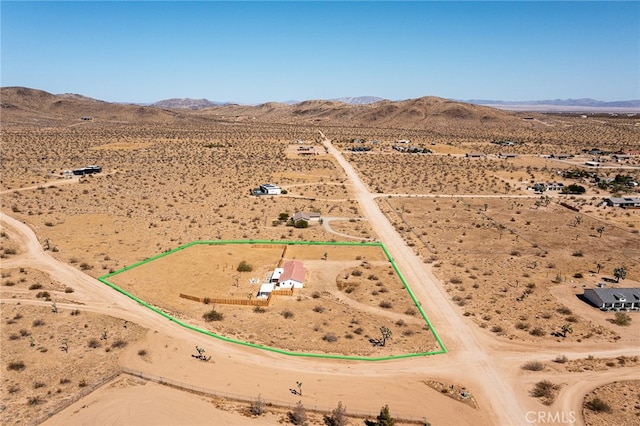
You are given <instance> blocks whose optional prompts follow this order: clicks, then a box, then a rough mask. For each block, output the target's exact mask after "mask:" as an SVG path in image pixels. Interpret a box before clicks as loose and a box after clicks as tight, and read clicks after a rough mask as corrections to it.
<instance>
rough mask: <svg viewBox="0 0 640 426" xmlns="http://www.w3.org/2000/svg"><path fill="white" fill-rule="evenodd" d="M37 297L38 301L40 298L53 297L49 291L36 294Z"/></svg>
mask: <svg viewBox="0 0 640 426" xmlns="http://www.w3.org/2000/svg"><path fill="white" fill-rule="evenodd" d="M36 297H37V298H38V299H40V298H45V299H49V298H50V297H51V295H50V294H49V292H48V291H39V292H38V293H37V294H36Z"/></svg>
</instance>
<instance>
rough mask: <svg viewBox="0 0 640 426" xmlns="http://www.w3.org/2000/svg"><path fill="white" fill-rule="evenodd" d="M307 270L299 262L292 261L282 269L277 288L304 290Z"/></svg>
mask: <svg viewBox="0 0 640 426" xmlns="http://www.w3.org/2000/svg"><path fill="white" fill-rule="evenodd" d="M306 274H307V270H306V269H305V268H304V265H303V264H302V262H300V261H299V260H291V261H289V262H287V263H285V264H284V265H283V267H282V273H281V274H280V276H279V277H278V282H277V284H276V285H275V288H302V287H304V277H305V275H306Z"/></svg>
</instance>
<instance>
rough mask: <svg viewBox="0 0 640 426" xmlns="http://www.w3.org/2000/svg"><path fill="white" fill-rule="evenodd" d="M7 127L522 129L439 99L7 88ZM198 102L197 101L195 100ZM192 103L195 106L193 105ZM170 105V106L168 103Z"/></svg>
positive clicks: (514, 119)
mask: <svg viewBox="0 0 640 426" xmlns="http://www.w3.org/2000/svg"><path fill="white" fill-rule="evenodd" d="M0 98H1V100H2V121H3V125H11V124H12V123H13V124H16V125H19V124H23V125H24V124H30V125H37V126H47V125H48V126H55V125H71V124H73V123H78V122H83V121H85V122H86V121H89V122H99V121H109V122H118V123H128V124H134V123H135V124H171V123H182V122H185V123H187V122H194V123H196V122H197V123H206V122H209V123H214V122H217V121H234V122H237V121H245V120H251V121H252V122H268V123H283V124H285V123H286V124H304V125H311V124H315V125H330V126H350V127H353V126H362V127H389V128H399V129H422V128H425V129H426V128H431V129H434V130H437V129H444V128H447V127H448V126H450V125H455V126H456V127H465V128H469V129H473V128H475V127H478V126H481V127H483V128H485V129H487V128H491V127H493V126H505V125H507V126H509V125H522V121H523V120H522V118H521V117H520V116H518V115H517V114H514V113H511V112H507V111H502V110H499V109H495V108H491V107H487V106H480V105H472V104H468V103H463V102H456V101H452V100H448V99H442V98H437V97H422V98H416V99H408V100H405V101H389V100H381V101H377V102H374V103H365V104H355V105H354V104H347V103H344V102H340V101H326V100H311V101H304V102H300V103H297V104H295V105H288V104H284V103H277V102H269V103H265V104H261V105H257V106H248V105H224V106H210V107H208V108H205V109H191V108H192V107H193V105H196V104H198V103H201V102H209V101H207V100H206V99H204V100H175V103H173V105H181V106H180V107H177V106H176V107H174V108H173V109H167V108H168V107H166V108H158V107H154V106H140V105H124V104H117V103H109V102H104V101H99V100H95V99H91V98H87V97H85V96H81V95H69V94H63V95H53V94H51V93H47V92H44V91H41V90H36V89H28V88H23V87H4V88H2V89H1V92H0ZM192 101H193V102H192ZM189 104H191V105H192V107H189V106H187V105H189ZM165 105H169V104H165Z"/></svg>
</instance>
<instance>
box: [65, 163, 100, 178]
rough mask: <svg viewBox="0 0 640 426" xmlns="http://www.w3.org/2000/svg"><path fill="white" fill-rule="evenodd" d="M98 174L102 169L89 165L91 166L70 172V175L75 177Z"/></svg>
mask: <svg viewBox="0 0 640 426" xmlns="http://www.w3.org/2000/svg"><path fill="white" fill-rule="evenodd" d="M100 172H102V167H100V166H96V165H91V166H87V167H83V168H81V169H74V170H72V173H73V174H74V175H76V176H83V175H92V174H94V173H100Z"/></svg>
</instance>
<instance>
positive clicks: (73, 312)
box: [71, 309, 80, 317]
mask: <svg viewBox="0 0 640 426" xmlns="http://www.w3.org/2000/svg"><path fill="white" fill-rule="evenodd" d="M71 315H72V316H74V317H75V316H78V315H80V309H74V310H73V311H71Z"/></svg>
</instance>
